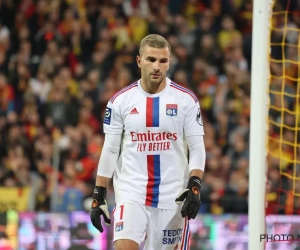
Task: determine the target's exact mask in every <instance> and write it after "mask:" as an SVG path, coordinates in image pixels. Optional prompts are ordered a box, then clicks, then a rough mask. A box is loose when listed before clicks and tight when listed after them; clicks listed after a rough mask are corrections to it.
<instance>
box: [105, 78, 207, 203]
mask: <svg viewBox="0 0 300 250" xmlns="http://www.w3.org/2000/svg"><path fill="white" fill-rule="evenodd" d="M104 133H107V134H123V138H122V143H121V152H120V157H119V159H118V163H117V167H116V169H115V172H114V177H113V178H114V179H113V180H114V190H115V197H116V201H118V200H120V199H123V200H124V199H127V200H128V199H129V200H134V201H137V202H140V203H142V204H145V205H147V206H151V207H157V208H163V209H175V208H177V207H178V205H177V204H176V203H175V199H176V196H177V195H178V194H179V192H180V191H182V189H183V188H184V187H185V186H186V184H187V181H188V178H189V168H188V157H187V145H186V143H185V136H190V135H204V131H203V124H202V118H201V112H200V105H199V102H198V99H197V97H196V96H195V94H194V93H193V92H192V91H190V90H188V89H186V88H184V87H182V86H180V85H178V84H176V83H174V82H172V81H171V80H170V79H168V78H167V85H166V87H165V88H164V90H163V91H161V92H160V93H158V94H149V93H146V92H145V91H144V90H143V89H142V87H141V85H140V80H139V81H137V82H135V83H133V84H131V85H129V86H127V87H126V88H124V89H122V90H120V91H119V92H117V93H116V94H115V95H114V96H113V97H112V98H111V100H110V101H109V102H108V105H107V107H106V113H105V117H104Z"/></svg>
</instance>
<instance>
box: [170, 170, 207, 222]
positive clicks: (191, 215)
mask: <svg viewBox="0 0 300 250" xmlns="http://www.w3.org/2000/svg"><path fill="white" fill-rule="evenodd" d="M200 190H201V179H200V178H199V177H197V176H191V177H190V179H189V182H188V184H187V187H186V188H185V189H183V190H182V191H181V192H180V194H179V195H178V196H177V198H176V200H175V202H176V203H177V204H178V205H180V204H181V203H182V202H183V201H184V204H183V206H182V208H181V214H182V217H186V216H187V217H188V219H189V220H190V219H195V218H196V216H197V214H198V211H199V209H200V203H201V201H200Z"/></svg>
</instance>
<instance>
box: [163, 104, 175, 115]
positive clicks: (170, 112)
mask: <svg viewBox="0 0 300 250" xmlns="http://www.w3.org/2000/svg"><path fill="white" fill-rule="evenodd" d="M166 114H167V115H169V116H176V115H177V104H167V107H166Z"/></svg>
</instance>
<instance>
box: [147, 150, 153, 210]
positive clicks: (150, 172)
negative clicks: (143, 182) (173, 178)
mask: <svg viewBox="0 0 300 250" xmlns="http://www.w3.org/2000/svg"><path fill="white" fill-rule="evenodd" d="M147 168H148V183H147V189H146V206H151V205H152V197H153V186H154V155H147Z"/></svg>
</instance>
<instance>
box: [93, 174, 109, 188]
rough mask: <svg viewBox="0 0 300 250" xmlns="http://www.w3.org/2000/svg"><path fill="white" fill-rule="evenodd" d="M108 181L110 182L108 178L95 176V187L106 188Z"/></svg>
mask: <svg viewBox="0 0 300 250" xmlns="http://www.w3.org/2000/svg"><path fill="white" fill-rule="evenodd" d="M109 181H110V178H107V177H104V176H100V175H97V177H96V186H97V187H105V188H107V187H108V183H109Z"/></svg>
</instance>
